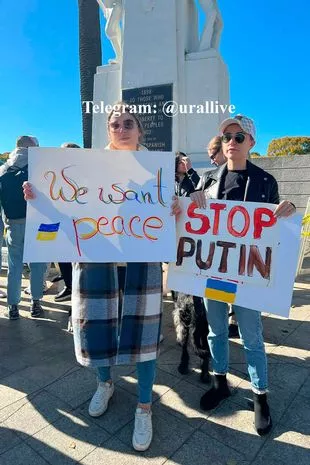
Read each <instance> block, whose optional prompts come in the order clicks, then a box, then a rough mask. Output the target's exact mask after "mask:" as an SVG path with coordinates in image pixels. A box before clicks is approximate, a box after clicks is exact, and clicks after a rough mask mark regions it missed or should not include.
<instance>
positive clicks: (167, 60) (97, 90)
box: [93, 0, 230, 167]
mask: <svg viewBox="0 0 310 465" xmlns="http://www.w3.org/2000/svg"><path fill="white" fill-rule="evenodd" d="M97 1H98V3H99V4H100V6H101V8H102V9H103V11H104V13H105V16H106V18H107V25H106V33H107V35H108V37H109V38H110V41H111V43H112V46H113V48H114V51H115V59H113V60H111V61H110V63H109V64H108V65H105V66H100V67H98V69H97V74H96V76H95V84H94V86H95V87H94V102H95V103H97V104H99V103H100V102H102V101H103V102H104V104H113V103H115V102H116V101H118V100H120V99H121V97H122V91H125V92H126V90H127V93H128V92H129V95H131V93H133V94H135V93H136V94H137V95H138V93H139V92H138V89H140V88H147V89H148V88H149V89H150V94H152V93H153V97H154V95H155V94H156V92H160V90H161V86H164V85H169V84H170V85H172V100H173V101H175V102H177V103H178V104H179V113H178V114H177V115H176V116H174V117H173V118H168V117H166V116H164V117H163V124H164V125H167V127H168V130H170V129H169V122H168V120H169V119H170V125H171V126H172V146H171V148H172V150H173V151H177V150H182V151H184V152H186V153H188V154H189V155H190V156H191V157H192V160H193V161H194V163H195V165H196V166H197V167H199V166H201V167H203V166H208V164H209V163H208V158H207V155H206V146H207V144H208V142H209V140H210V139H211V138H212V137H213V136H214V135H216V134H217V133H218V126H219V124H220V122H221V121H222V120H223V119H224V118H226V117H227V116H228V115H229V114H228V111H227V108H228V105H229V104H230V101H229V78H228V72H227V67H226V65H225V63H224V62H223V60H222V58H221V56H220V53H219V43H220V37H221V32H222V27H223V22H222V18H221V14H220V11H219V8H218V6H217V2H216V0H199V3H200V5H201V7H202V9H203V10H204V12H205V14H206V23H205V25H204V27H203V31H202V34H201V37H199V34H198V9H197V5H196V2H195V0H97ZM108 9H109V11H107V10H108ZM120 23H121V25H122V27H121V28H120ZM153 86H159V87H158V89H157V90H156V91H154V92H153V91H152V89H155V88H153ZM130 89H131V90H130ZM135 89H136V90H135ZM147 89H146V90H144V91H143V92H142V94H146V97H145V100H144V103H145V102H146V101H147V94H148V91H147ZM157 97H158V99H159V98H160V96H159V95H157ZM154 98H156V96H155V97H154ZM137 99H138V101H139V99H141V96H140V97H139V96H138V97H137V98H136V100H135V103H137ZM149 99H151V97H149ZM152 103H154V100H153V101H152ZM190 105H193V106H194V105H195V106H196V107H192V108H190ZM220 105H222V107H220ZM186 106H187V108H186ZM198 106H199V107H198ZM98 108H99V107H97V109H98ZM198 108H199V109H198ZM225 109H226V111H225ZM101 110H102V107H101ZM212 110H213V114H211V113H212ZM223 111H224V112H223ZM161 117H162V116H161ZM152 118H153V119H152ZM158 118H159V117H158ZM158 118H157V119H156V116H154V117H153V116H152V115H150V116H149V117H148V118H147V117H146V118H145V119H144V125H145V121H149V123H148V125H147V129H148V127H150V128H152V127H156V125H157V126H158ZM106 121H107V115H106V114H105V113H104V112H100V111H99V112H98V113H94V116H93V146H94V147H103V146H105V145H106V143H107V135H106ZM152 125H153V126H152ZM149 132H150V131H149ZM166 136H167V134H166ZM146 145H147V144H146ZM155 146H156V144H155ZM158 146H159V147H160V145H158Z"/></svg>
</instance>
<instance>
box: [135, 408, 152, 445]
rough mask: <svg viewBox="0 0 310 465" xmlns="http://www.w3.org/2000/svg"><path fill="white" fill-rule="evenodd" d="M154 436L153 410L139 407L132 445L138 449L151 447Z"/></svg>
mask: <svg viewBox="0 0 310 465" xmlns="http://www.w3.org/2000/svg"><path fill="white" fill-rule="evenodd" d="M152 438H153V427H152V412H151V411H147V410H144V409H142V408H137V410H136V414H135V429H134V432H133V435H132V445H133V448H134V449H135V450H137V451H140V452H142V451H145V450H147V449H148V448H149V447H150V444H151V442H152Z"/></svg>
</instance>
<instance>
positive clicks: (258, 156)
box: [250, 152, 261, 158]
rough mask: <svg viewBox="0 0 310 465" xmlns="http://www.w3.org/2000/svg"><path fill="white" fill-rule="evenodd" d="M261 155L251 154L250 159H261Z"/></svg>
mask: <svg viewBox="0 0 310 465" xmlns="http://www.w3.org/2000/svg"><path fill="white" fill-rule="evenodd" d="M260 157H261V154H260V153H258V152H251V153H250V158H260Z"/></svg>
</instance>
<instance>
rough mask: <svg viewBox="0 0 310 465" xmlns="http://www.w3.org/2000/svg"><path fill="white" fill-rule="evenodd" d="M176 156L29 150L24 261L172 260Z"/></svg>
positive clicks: (104, 151) (70, 150) (75, 150)
mask: <svg viewBox="0 0 310 465" xmlns="http://www.w3.org/2000/svg"><path fill="white" fill-rule="evenodd" d="M174 158H175V157H174V154H173V153H171V152H147V151H139V152H130V151H110V150H101V149H71V148H70V149H69V148H68V149H60V148H59V149H52V148H48V149H46V148H33V149H30V150H29V182H30V183H31V184H32V185H33V190H34V193H35V195H36V198H35V199H34V200H31V201H29V202H28V205H27V221H26V234H25V248H24V261H25V262H50V261H60V262H159V261H173V260H175V221H174V218H173V217H172V216H171V215H170V206H171V202H172V196H173V194H174V192H173V190H174Z"/></svg>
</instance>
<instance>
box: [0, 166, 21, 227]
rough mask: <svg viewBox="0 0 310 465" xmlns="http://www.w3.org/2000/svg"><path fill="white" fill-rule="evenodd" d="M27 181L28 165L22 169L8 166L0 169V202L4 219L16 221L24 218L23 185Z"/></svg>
mask: <svg viewBox="0 0 310 465" xmlns="http://www.w3.org/2000/svg"><path fill="white" fill-rule="evenodd" d="M27 180H28V165H26V166H25V167H24V168H16V167H13V166H8V164H7V163H5V164H4V165H3V166H2V167H1V175H0V202H1V205H2V209H3V212H4V215H5V216H6V218H8V219H10V220H17V219H22V218H26V205H27V202H26V200H25V199H24V193H23V183H24V181H27Z"/></svg>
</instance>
